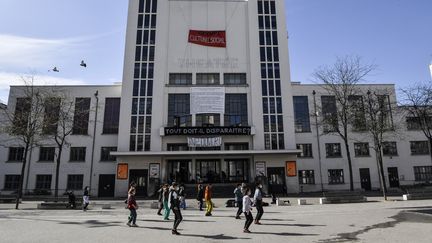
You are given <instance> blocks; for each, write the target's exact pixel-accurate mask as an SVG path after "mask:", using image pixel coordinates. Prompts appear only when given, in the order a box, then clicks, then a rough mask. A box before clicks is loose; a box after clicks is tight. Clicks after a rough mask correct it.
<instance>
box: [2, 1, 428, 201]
mask: <svg viewBox="0 0 432 243" xmlns="http://www.w3.org/2000/svg"><path fill="white" fill-rule="evenodd" d="M156 3H157V5H156ZM259 6H260V7H259ZM284 9H285V6H284V1H274V0H264V1H263V0H249V1H241V0H238V1H235V0H229V1H228V0H227V1H221V0H217V1H196V0H195V1H192V0H190V1H186V0H169V1H155V0H130V1H129V18H128V27H127V36H126V53H125V60H124V75H123V83H122V84H121V85H112V86H85V87H84V86H65V87H54V88H59V89H64V90H67V91H69V92H70V96H71V97H74V98H79V97H88V98H91V107H92V109H91V112H90V120H89V124H88V135H86V136H83V135H72V136H71V137H70V142H71V146H70V147H71V148H72V147H86V151H87V153H86V158H85V161H83V162H80V163H76V162H70V161H69V158H70V156H69V153H70V149H71V148H66V151H65V153H64V154H63V155H62V158H63V159H62V164H61V169H60V174H61V176H60V185H59V188H60V190H66V189H67V187H68V181H67V180H68V176H69V175H83V181H82V186H83V187H84V186H88V185H89V186H90V184H91V190H92V194H93V195H99V196H101V197H102V196H107V197H114V196H115V197H123V196H124V195H126V192H127V188H128V184H129V183H130V181H132V180H135V181H137V182H138V184H139V187H140V189H141V191H140V192H142V194H143V195H152V194H153V193H154V191H155V188H156V187H157V185H159V184H160V183H164V182H171V181H172V180H176V181H179V182H181V183H186V184H195V183H197V182H203V183H215V184H218V185H219V186H221V187H222V186H227V187H232V185H233V183H237V182H249V183H252V182H253V181H254V180H255V178H256V176H258V174H259V172H263V173H264V174H265V175H267V177H268V180H269V182H271V183H272V184H273V187H272V189H273V190H274V191H276V192H288V193H297V192H312V191H321V189H322V187H323V189H325V190H339V189H349V176H348V167H347V160H346V154H345V150H344V148H343V147H342V150H341V151H342V156H341V157H339V158H327V156H326V148H325V147H326V144H327V143H341V144H342V141H341V139H340V138H339V137H337V136H335V135H322V134H321V133H322V131H321V130H320V132H319V133H320V136H317V132H316V130H315V128H314V123H313V120H314V119H315V118H314V116H310V117H309V120H310V125H309V126H310V129H309V130H310V131H308V132H302V133H298V132H297V133H296V132H295V114H294V105H293V97H294V96H307V100H308V102H307V104H308V111H309V114H315V111H314V99H313V95H312V91H313V90H315V91H316V92H317V94H316V102H317V103H320V102H321V96H322V95H325V91H324V89H323V88H322V87H321V86H319V85H301V84H299V83H291V78H290V70H289V57H288V41H287V36H286V23H285V13H284ZM156 20H157V21H156ZM191 30H198V31H202V33H208V31H219V32H224V33H225V36H226V39H225V43H226V47H210V46H203V45H199V44H194V43H190V42H189V41H188V35H189V33H190V31H191ZM176 74H182V75H185V76H184V77H187V78H186V79H188V78H190V80H186V81H185V82H184V83H176V79H175V78H174V77H175V75H176ZM203 74H205V75H212V77H217V76H219V80H220V82H219V83H215V84H203V83H201V82H202V81H203V78H202V75H203ZM226 74H236V75H239V76H241V77H243V76H245V77H246V79H245V82H239V83H236V84H227V83H226V82H227V80H226V78H225V75H226ZM200 75H201V76H200ZM205 75H204V76H205ZM189 81H190V82H189ZM196 87H202V88H209V90H210V91H209V92H211V90H213V88H219V89H218V90H221V89H222V90H223V92H224V93H225V96H223V95H222V97H221V98H225V99H227V97H228V96H229V95H233V96H235V95H238V97H240V96H241V97H244V96H246V101H245V102H243V101H242V102H243V103H244V104H245V108H244V109H243V107H242V109H240V110H238V109H237V112H238V113H239V114H234V115H232V114H230V115H229V116H228V118H227V112H220V113H218V114H210V115H209V114H207V115H209V116H210V117H211V118H208V117H207V118H205V117H204V118H203V116H202V114H192V113H191V110H193V108H196V107H195V106H196V105H197V104H194V103H193V102H191V99H189V98H185V99H183V101H182V102H184V104H183V106H181V107H180V106H178V103H176V102H172V104H171V105H170V99H174V98H173V97H177V96H176V95H185V96H184V97H190V95H191V92H192V89H193V88H196ZM377 87H382V88H385V89H388V90H391V93H390V97H391V100H392V101H395V100H396V97H395V92H394V86H393V85H381V86H377ZM50 88H52V87H50ZM361 88H367V87H366V86H364V87H361ZM18 89H19V87H12V88H11V93H10V97H9V104H8V109H10V110H11V111H13V110H14V109H15V102H16V98H17V97H19V96H20V95H19V94H18V93H17V92H16V91H17V90H18ZM96 91H98V98H99V105H98V110H99V112H98V116H97V118H96V120H97V121H98V122H96V136H94V137H93V135H92V134H93V128H94V125H95V123H94V121H95V109H93V108H95V107H96V98H95V96H94V94H95V92H96ZM114 97H116V98H121V106H120V114H119V117H120V118H119V127H118V134H111V135H106V134H103V130H102V129H103V123H104V117H105V116H104V115H105V114H104V101H105V98H114ZM238 97H237V96H236V98H238ZM203 103H204V101H203ZM240 103H241V102H240ZM243 103H242V104H243ZM231 105H232V104H231V103H229V102H225V107H224V108H225V111H227V110H228V107H230V106H231ZM180 109H184V110H182V112H183V111H186V113H185V114H182V115H183V116H182V117H181V116H179V115H178V114H179V112H180V111H179V110H180ZM395 109H398V108H397V107H395ZM170 112H171V113H173V114H171V113H170ZM176 112H177V113H176ZM174 113H175V114H174ZM180 113H181V112H180ZM209 113H211V112H209ZM240 113H241V114H240ZM396 113H397V114H396ZM396 113H395V119H396V118H398V117H397V115H399V114H400V113H399V112H396ZM244 114H247V116H246V119H245V120H246V121H247V122H246V121H243V120H242V121H241V122H240V123H238V121H237V119H240V120H241V119H242V115H244ZM232 116H233V117H234V120H235V122H237V124H235V125H233V124H231V123H232V121H231V120H230V119H231V117H232ZM173 118H175V121H173ZM181 119H185V122H183V120H181ZM205 119H207V120H206V122H203V120H205ZM398 119H401V120H404V119H403V117H400V118H398ZM179 122H180V124H179ZM204 123H205V124H204ZM246 123H247V124H246ZM208 128H209V129H213V128H217V129H220V130H217V131H216V132H211V131H212V130H206V129H208ZM167 129H172V131H174V132H180V133H181V134H177V135H172V134H168V133H169V132H170V131H169V130H167ZM184 129H186V130H187V131H192V130H193V129H203V131H205V132H204V133H195V134H193V133H192V134H191V133H189V132H187V131H186V132H185V130H184ZM188 129H189V130H188ZM223 129H225V130H224V131H228V132H226V133H223V132H221V131H222V130H223ZM235 129H240V130H241V131H242V132H239V133H240V134H237V133H236V132H233V131H238V130H235ZM320 129H321V128H320ZM404 129H405V130H403V136H400V138H399V137H398V138H395V139H394V140H395V142H397V149H398V155H397V156H393V157H385V159H384V167H385V171H386V179H387V181H388V179H389V175H388V173H387V171H388V170H387V169H388V167H391V168H395V167H396V168H397V171H398V175H397V176H396V177H397V181H398V182H399V183H400V185H406V184H414V183H416V181H415V175H414V169H413V168H414V166H429V165H430V164H432V163H431V158H430V157H429V155H417V156H412V155H411V151H410V141H421V140H426V139H425V138H424V136H423V134H422V133H421V132H419V131H407V130H406V126H404ZM2 136H3V138H2V140H6V139H7V136H6V135H5V134H3V135H2ZM188 138H193V139H195V141H200V139H207V140H206V141H209V140H211V139H214V138H216V139H214V141H222V142H221V144H217V145H218V146H219V145H220V146H219V148H218V149H217V150H215V149H209V148H201V149H199V148H198V149H197V148H194V149H191V148H188ZM317 138H319V141H320V142H319V144H320V147H321V160H320V159H319V156H318V139H317ZM402 138H403V139H402ZM93 139H94V141H93ZM365 139H366V140H367V138H365V137H364V134H357V133H353V134H352V138H351V140H352V141H350V143H351V144H352V145H353V143H355V142H358V141H360V140H365ZM366 140H365V141H364V142H366ZM212 141H213V140H212ZM93 142H94V144H95V146H94V147H95V149H94V153H93V152H92V150H93V149H92V148H93ZM47 143H49V141H47ZM297 144H311V146H312V151H313V156H312V157H310V158H302V157H297V155H298V154H299V153H300V150H298V149H297ZM185 145H186V146H185ZM13 146H16V145H13ZM102 147H116V148H117V151H116V152H112V153H111V154H112V155H115V156H116V157H117V161H113V162H105V161H100V160H101V159H100V158H101V154H100V153H101V148H102ZM185 147H186V149H185ZM351 149H353V151H351V154H352V155H353V178H354V185H355V188H356V189H360V188H362V187H364V186H362V183H361V177H360V172H359V171H360V169H369V174H370V179H369V181H370V184H371V188H370V189H377V188H379V185H380V182H379V177H378V170H377V165H376V161H375V157H374V153H373V151H372V150H371V151H370V156H367V157H355V156H354V154H355V153H354V146H351ZM9 151H10V150H9V148H7V146H6V147H0V191H2V193H11V192H13V190H10V189H7V188H6V175H18V174H20V170H21V163H19V162H11V161H8V160H9V157H10V156H9ZM39 155H40V148H35V149H33V151H32V153H31V163H30V164H29V165H28V167H27V168H26V176H25V182H24V189H26V190H28V191H32V190H34V189H35V188H36V177H37V175H47V174H51V175H53V176H52V181H51V185H52V186H51V188H54V180H55V178H54V174H55V172H54V168H55V166H54V162H48V163H47V162H39V161H38V160H39ZM92 158H93V159H92ZM263 162H264V163H263ZM288 162H295V164H296V169H295V170H296V171H295V172H297V170H298V171H306V170H307V171H313V178H314V180H313V183H310V184H300V183H299V181H300V180H299V175H297V176H291V177H289V176H288V174H287V169H288V168H287V166H288ZM120 165H127V171H126V172H127V173H126V177H125V178H119V175H118V168H119V166H120ZM263 166H264V167H263ZM91 168H93V169H91ZM341 169H342V170H343V177H344V183H341V184H331V183H329V176H328V170H341ZM91 170H92V171H93V174H92V175H90V171H91ZM153 172H156V174H155V175H152V173H153ZM157 172H159V173H157ZM393 173H394V171H393ZM104 176H106V177H104ZM103 177H104V179H103ZM393 177H394V176H393ZM90 178H91V183H90ZM321 178H322V179H321ZM393 180H394V178H393ZM101 181H103V183H102V182H101ZM321 184H322V185H321ZM78 191H79V190H78ZM102 192H104V193H102Z"/></svg>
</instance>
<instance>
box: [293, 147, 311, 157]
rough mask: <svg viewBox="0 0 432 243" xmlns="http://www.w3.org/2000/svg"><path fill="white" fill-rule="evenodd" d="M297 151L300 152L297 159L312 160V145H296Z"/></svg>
mask: <svg viewBox="0 0 432 243" xmlns="http://www.w3.org/2000/svg"><path fill="white" fill-rule="evenodd" d="M297 149H299V150H301V151H302V152H301V154H300V155H299V156H298V157H299V158H312V157H313V151H312V144H297Z"/></svg>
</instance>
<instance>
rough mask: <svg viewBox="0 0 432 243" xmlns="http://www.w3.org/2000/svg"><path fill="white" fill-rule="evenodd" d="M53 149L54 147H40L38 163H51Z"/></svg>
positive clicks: (53, 154)
mask: <svg viewBox="0 0 432 243" xmlns="http://www.w3.org/2000/svg"><path fill="white" fill-rule="evenodd" d="M54 157H55V148H54V147H40V152H39V161H42V162H48V161H49V162H51V161H54Z"/></svg>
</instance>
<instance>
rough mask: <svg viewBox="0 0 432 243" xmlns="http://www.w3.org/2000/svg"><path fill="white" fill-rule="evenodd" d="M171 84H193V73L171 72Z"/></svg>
mask: <svg viewBox="0 0 432 243" xmlns="http://www.w3.org/2000/svg"><path fill="white" fill-rule="evenodd" d="M169 84H171V85H191V84H192V73H170V74H169Z"/></svg>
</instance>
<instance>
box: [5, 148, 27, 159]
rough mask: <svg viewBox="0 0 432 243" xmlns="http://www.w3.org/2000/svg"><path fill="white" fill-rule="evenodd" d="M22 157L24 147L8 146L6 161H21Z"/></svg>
mask: <svg viewBox="0 0 432 243" xmlns="http://www.w3.org/2000/svg"><path fill="white" fill-rule="evenodd" d="M23 158H24V148H23V147H11V148H9V156H8V161H14V162H17V161H19V162H21V161H22V160H23Z"/></svg>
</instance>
